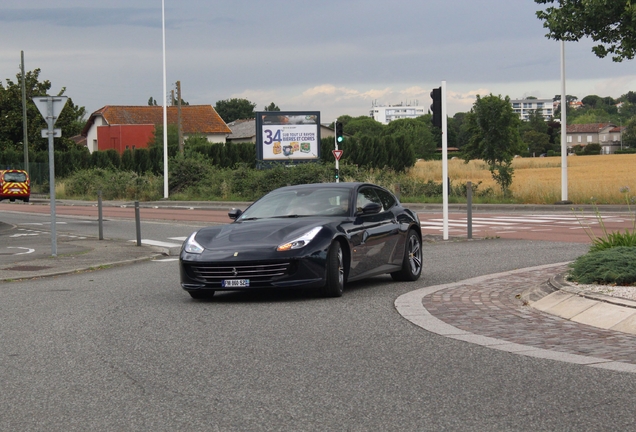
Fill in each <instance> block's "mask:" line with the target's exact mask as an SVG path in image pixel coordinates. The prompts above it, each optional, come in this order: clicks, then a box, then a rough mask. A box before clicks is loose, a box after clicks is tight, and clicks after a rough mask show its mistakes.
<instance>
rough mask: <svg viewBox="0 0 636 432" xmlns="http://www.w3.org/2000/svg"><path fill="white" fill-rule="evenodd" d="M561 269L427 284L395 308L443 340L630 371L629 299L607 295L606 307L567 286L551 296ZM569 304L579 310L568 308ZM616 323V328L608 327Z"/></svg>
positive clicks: (635, 333) (633, 364) (634, 366)
mask: <svg viewBox="0 0 636 432" xmlns="http://www.w3.org/2000/svg"><path fill="white" fill-rule="evenodd" d="M566 270H567V263H561V264H551V265H545V266H539V267H533V268H526V269H520V270H515V271H510V272H504V273H499V274H493V275H487V276H482V277H477V278H473V279H469V280H464V281H460V282H456V283H451V284H446V285H438V286H432V287H426V288H422V289H419V290H416V291H412V292H410V293H407V294H405V295H402V296H400V297H399V298H398V299H397V300H396V301H395V307H396V309H397V310H398V312H399V313H400V314H401V315H402V316H403V317H404V318H406V319H408V320H409V321H411V322H412V323H413V324H415V325H417V326H419V327H422V328H424V329H426V330H428V331H430V332H433V333H436V334H439V335H442V336H445V337H448V338H452V339H456V340H461V341H465V342H469V343H474V344H478V345H482V346H485V347H488V348H491V349H497V350H501V351H507V352H511V353H515V354H519V355H527V356H531V357H538V358H544V359H551V360H558V361H565V362H570V363H576V364H581V365H588V366H592V367H597V368H604V369H612V370H617V371H626V372H633V373H636V351H635V350H634V346H636V325H634V320H633V319H632V318H633V313H634V312H636V309H634V306H633V305H632V304H631V303H633V302H630V301H626V302H622V301H620V299H619V300H617V299H616V298H611V299H612V301H613V302H615V303H613V304H612V303H608V301H609V299H606V298H603V297H607V296H603V297H598V298H592V297H583V296H582V295H579V294H583V295H586V296H587V293H574V292H566V291H564V290H562V289H566V290H570V291H574V288H573V287H563V286H559V288H560V289H559V290H558V291H555V289H556V288H555V287H554V286H553V284H554V285H559V284H560V283H561V282H563V281H562V279H559V278H558V277H555V276H557V275H559V274H562V273H563V272H565V271H566ZM548 281H551V282H550V285H548ZM559 281H560V282H559ZM551 296H553V297H551ZM595 296H598V295H595ZM542 299H543V301H542ZM568 299H569V300H568ZM569 302H572V303H571V305H570V304H568V303H569ZM618 302H620V303H621V304H620V305H619V304H616V303H618ZM583 303H584V305H583ZM576 304H578V305H579V306H580V307H579V308H578V309H576V310H575V308H574V305H576ZM535 305H536V306H538V307H541V308H542V309H543V310H540V309H539V308H535V307H533V306H535ZM559 305H560V306H561V308H559ZM570 306H572V307H570ZM546 312H550V313H546ZM557 312H558V313H559V315H557V314H556V313H557ZM615 315H616V316H619V317H621V318H622V319H621V320H620V321H619V322H615V323H614V324H613V325H612V324H611V322H613V321H616V320H618V318H617V317H616V316H615ZM577 317H578V320H573V319H572V318H577ZM608 317H613V318H612V319H611V320H610V319H609V318H608ZM630 317H631V318H630ZM621 322H622V323H623V324H622V328H621V331H618V328H615V329H610V327H616V326H618V324H619V323H621Z"/></svg>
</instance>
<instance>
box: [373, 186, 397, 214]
mask: <svg viewBox="0 0 636 432" xmlns="http://www.w3.org/2000/svg"><path fill="white" fill-rule="evenodd" d="M375 192H376V193H377V194H378V197H380V201H382V206H383V207H384V210H385V211H386V210H388V209H390V208H391V207H393V206H394V205H395V204H396V200H395V197H394V196H393V195H391V194H390V193H389V192H387V191H385V190H384V189H376V190H375Z"/></svg>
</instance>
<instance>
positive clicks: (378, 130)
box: [338, 116, 385, 136]
mask: <svg viewBox="0 0 636 432" xmlns="http://www.w3.org/2000/svg"><path fill="white" fill-rule="evenodd" d="M338 121H339V122H342V129H343V131H344V133H345V134H347V135H370V136H378V135H380V134H382V131H383V129H384V127H385V126H384V125H383V124H382V123H380V122H379V121H377V120H374V119H373V118H372V117H369V116H360V117H350V116H340V117H338Z"/></svg>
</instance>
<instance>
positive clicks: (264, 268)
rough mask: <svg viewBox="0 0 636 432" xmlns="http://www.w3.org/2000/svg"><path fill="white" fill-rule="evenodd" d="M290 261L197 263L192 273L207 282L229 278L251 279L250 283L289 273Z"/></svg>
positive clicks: (216, 281)
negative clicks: (271, 262) (268, 262)
mask: <svg viewBox="0 0 636 432" xmlns="http://www.w3.org/2000/svg"><path fill="white" fill-rule="evenodd" d="M290 267H291V263H290V262H280V263H274V264H237V265H232V266H229V265H225V264H224V265H219V264H195V265H193V266H192V267H191V268H192V273H193V274H194V276H195V278H196V279H198V280H202V281H205V282H206V283H211V284H215V283H219V284H220V283H221V281H222V280H227V279H249V280H250V283H258V282H269V281H272V280H274V279H276V278H278V277H280V276H284V275H286V274H288V273H289V270H290Z"/></svg>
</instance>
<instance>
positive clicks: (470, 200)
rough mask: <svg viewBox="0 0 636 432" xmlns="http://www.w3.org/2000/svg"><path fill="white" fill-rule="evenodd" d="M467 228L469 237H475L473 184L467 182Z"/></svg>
mask: <svg viewBox="0 0 636 432" xmlns="http://www.w3.org/2000/svg"><path fill="white" fill-rule="evenodd" d="M466 229H467V231H468V239H469V240H470V239H472V238H473V184H472V182H466Z"/></svg>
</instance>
